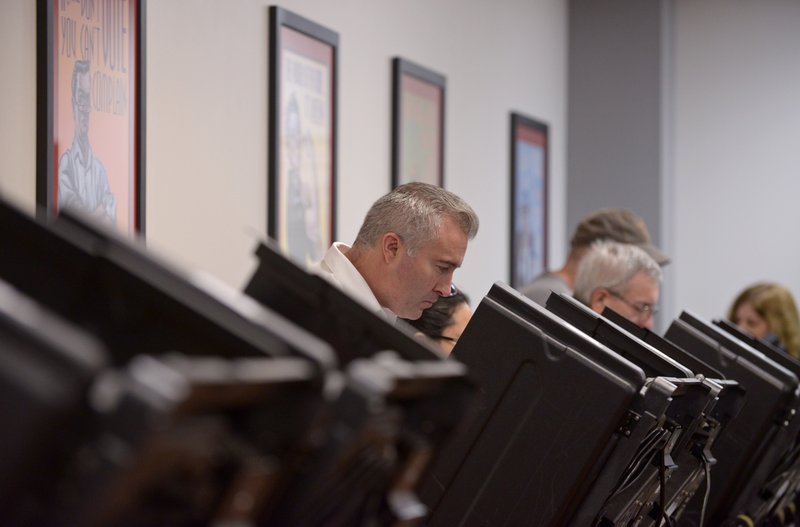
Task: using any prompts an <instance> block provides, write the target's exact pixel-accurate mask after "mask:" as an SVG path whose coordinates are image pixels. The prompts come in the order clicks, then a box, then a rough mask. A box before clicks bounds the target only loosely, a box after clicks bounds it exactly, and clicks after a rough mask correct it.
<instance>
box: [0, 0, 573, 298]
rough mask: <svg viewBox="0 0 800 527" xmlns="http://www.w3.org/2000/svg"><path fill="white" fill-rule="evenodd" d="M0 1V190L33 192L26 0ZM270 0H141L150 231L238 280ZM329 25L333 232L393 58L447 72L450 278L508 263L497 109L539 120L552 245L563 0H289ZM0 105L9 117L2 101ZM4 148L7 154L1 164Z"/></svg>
mask: <svg viewBox="0 0 800 527" xmlns="http://www.w3.org/2000/svg"><path fill="white" fill-rule="evenodd" d="M33 4H34V2H31V1H30V0H3V2H2V4H1V5H0V70H2V71H3V72H4V75H3V78H4V79H5V80H4V82H3V87H2V88H0V89H1V90H2V93H3V96H2V97H0V105H2V106H0V110H2V116H3V118H2V120H0V155H2V157H3V159H6V160H9V159H10V160H11V168H12V170H3V171H2V173H0V190H2V191H3V192H4V193H5V194H10V195H13V196H14V197H15V198H17V199H19V200H21V201H23V202H24V203H25V204H26V206H27V207H29V208H30V209H31V210H32V209H33V204H34V201H35V196H34V188H35V122H34V118H35V99H34V96H35V55H34V50H35V42H36V40H35V9H34V6H33ZM268 5H269V2H268V1H267V0H225V1H219V0H213V1H212V0H149V1H148V3H147V9H148V14H147V38H148V42H147V240H148V245H149V246H150V248H151V249H153V250H155V251H158V252H160V253H162V254H164V255H166V256H167V257H168V258H169V259H172V260H174V261H177V262H178V263H180V264H183V265H185V266H188V267H193V268H199V269H203V270H206V271H209V272H211V273H212V274H214V275H216V276H218V277H219V278H221V279H222V280H224V281H226V282H228V283H229V284H231V285H233V286H235V287H240V286H241V285H242V284H243V283H244V282H245V281H246V279H247V278H248V277H249V275H250V273H251V271H252V268H253V265H254V263H255V262H254V260H253V258H252V256H251V251H252V249H253V247H254V245H255V243H256V240H258V239H260V238H262V237H263V236H264V235H265V233H266V217H267V215H266V201H267V181H266V171H267V154H266V144H267V37H268V12H267V6H268ZM280 5H281V6H283V7H285V8H287V9H290V10H292V11H294V12H296V13H297V14H300V15H302V16H305V17H307V18H311V19H312V20H314V21H315V22H317V23H319V24H322V25H324V26H327V27H329V28H331V29H333V30H335V31H337V32H338V33H339V35H340V39H341V47H340V73H341V76H340V84H339V89H340V98H339V116H340V118H339V128H338V129H339V133H340V143H339V156H340V158H339V166H338V170H339V187H338V188H339V199H338V211H339V212H338V238H339V239H341V240H343V241H352V239H353V238H354V237H355V234H356V231H357V229H358V226H359V225H360V223H361V220H362V219H363V216H364V214H365V212H366V210H367V208H368V207H369V205H371V203H372V202H373V201H374V200H375V199H376V198H378V197H379V196H380V195H382V194H384V193H386V192H387V191H388V190H389V187H390V181H389V179H390V174H389V162H390V73H391V70H390V60H391V57H393V56H396V55H399V56H402V57H404V58H407V59H409V60H412V61H415V62H418V63H420V64H422V65H424V66H427V67H429V68H432V69H434V70H437V71H439V72H441V73H443V74H444V75H446V76H447V82H448V91H447V97H448V101H447V114H446V118H447V122H446V126H447V132H446V133H447V145H446V160H445V163H446V169H447V175H446V186H447V188H449V189H450V190H453V191H454V192H456V193H458V194H460V195H461V196H462V197H464V198H465V199H466V200H467V201H468V202H469V203H470V204H472V205H473V207H474V208H475V209H476V211H477V212H478V214H479V215H480V218H481V222H482V225H481V231H480V232H479V234H478V237H477V239H476V240H475V241H474V242H473V244H471V246H470V249H469V251H468V253H467V259H466V261H465V265H464V268H463V269H462V270H461V271H458V272H457V273H456V280H457V282H458V283H459V285H460V286H461V287H462V288H463V289H464V290H465V291H467V292H468V293H470V294H471V295H472V296H473V298H474V299H476V300H477V299H479V298H480V297H481V296H482V295H483V294H484V293H485V292H486V291H487V290H488V289H489V287H490V286H491V284H492V283H493V282H494V281H495V280H507V278H508V255H507V253H508V225H507V223H508V219H507V217H508V214H507V210H508V209H507V207H508V202H509V197H508V171H509V167H508V163H509V160H508V151H509V147H508V141H509V138H508V119H509V117H508V114H509V111H510V110H512V109H513V110H517V111H521V112H523V113H527V114H530V115H531V116H534V117H537V118H539V119H542V120H544V121H546V122H548V123H549V124H550V125H551V134H552V136H551V145H552V146H551V148H552V153H551V155H552V159H551V161H552V163H551V178H552V186H551V188H552V194H551V202H552V207H551V209H550V220H551V229H550V231H551V237H550V251H551V254H552V255H553V256H552V257H553V261H555V262H559V261H561V260H562V259H563V256H564V253H563V246H564V234H563V231H564V201H565V200H564V188H565V183H564V180H565V176H564V170H565V169H564V166H565V149H566V145H565V137H566V134H565V126H566V120H565V115H566V106H565V105H566V102H565V101H566V31H567V29H566V27H567V25H566V6H565V3H564V2H562V1H561V0H536V1H534V2H531V1H528V0H499V1H495V2H486V1H481V0H469V1H464V0H437V1H435V2H430V1H424V0H407V1H403V2H397V1H391V0H369V1H367V0H359V1H357V0H340V1H336V2H325V1H315V0H287V1H285V2H283V3H281V4H280ZM7 116H8V117H7ZM8 166H9V165H8V161H7V162H6V166H5V168H8Z"/></svg>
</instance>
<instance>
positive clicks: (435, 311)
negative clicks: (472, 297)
mask: <svg viewBox="0 0 800 527" xmlns="http://www.w3.org/2000/svg"><path fill="white" fill-rule="evenodd" d="M460 304H469V298H467V295H465V294H464V293H462V292H461V291H457V292H456V294H454V295H453V296H440V297H439V299H438V300H437V301H436V303H435V304H433V305H432V306H431V307H429V308H428V309H426V310H425V311H423V312H422V316H420V317H419V318H418V319H416V320H406V322H408V323H409V324H411V325H412V326H414V327H415V328H417V329H418V330H419V331H421V332H422V333H424V334H425V335H427V336H428V337H430V338H432V339H438V338H441V336H442V332H443V331H444V330H445V328H446V327H447V326H449V325H451V324H452V323H453V312H455V310H456V307H458V306H459V305H460Z"/></svg>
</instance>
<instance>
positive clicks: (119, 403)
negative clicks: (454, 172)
mask: <svg viewBox="0 0 800 527" xmlns="http://www.w3.org/2000/svg"><path fill="white" fill-rule="evenodd" d="M0 225H2V229H0V251H2V254H3V256H2V258H0V395H2V401H3V403H2V412H1V415H0V416H1V417H2V419H3V423H4V425H5V430H4V433H3V434H2V435H0V452H2V457H0V511H2V515H3V524H4V525H31V526H35V525H78V526H112V525H113V526H141V525H151V526H167V525H169V526H190V525H191V526H195V525H219V526H228V525H237V526H239V525H241V526H260V525H279V526H283V525H298V526H322V525H325V526H356V525H360V526H376V525H391V526H398V527H399V526H416V525H430V526H432V527H436V526H453V525H465V526H470V525H481V526H486V525H537V526H567V525H574V526H587V525H589V526H600V527H606V526H629V525H630V526H632V525H641V526H659V525H687V526H717V525H743V526H745V525H748V526H751V525H765V526H766V525H787V526H788V525H792V524H793V522H794V521H795V518H794V513H795V510H796V503H795V501H796V499H797V498H798V491H800V441H798V439H799V438H800V419H798V418H796V417H795V416H796V413H797V411H798V408H799V407H800V381H798V377H800V362H797V361H796V360H794V359H792V358H791V357H789V356H788V355H786V354H784V353H783V352H782V351H780V350H778V349H776V348H774V347H772V346H771V345H770V344H768V343H766V342H763V341H760V340H758V339H754V338H752V337H750V336H749V335H746V334H743V333H741V332H740V331H738V329H737V328H736V327H735V326H732V325H730V324H729V323H727V322H726V321H722V320H715V321H706V320H702V319H700V318H698V317H696V316H693V315H692V314H691V313H688V312H684V313H682V314H681V315H680V316H679V317H678V318H677V319H675V320H674V321H673V322H672V323H671V325H670V326H669V328H668V329H667V331H666V332H665V333H664V335H663V336H661V335H657V334H655V333H652V332H650V331H648V330H646V329H643V328H639V327H637V326H634V325H633V324H631V323H630V322H628V321H627V320H625V319H623V318H621V317H620V316H618V315H617V314H616V313H614V312H612V311H609V310H606V312H604V313H603V314H601V315H599V314H596V313H594V312H592V311H590V310H588V309H587V308H586V307H585V306H583V305H582V304H580V303H578V302H576V301H575V300H573V299H572V298H568V297H564V296H561V295H557V294H553V295H551V297H550V298H549V300H548V301H547V304H546V306H544V307H543V306H539V305H537V304H534V303H533V302H531V301H530V300H528V299H527V298H525V297H523V296H522V295H520V294H519V293H517V292H516V291H515V290H513V289H511V288H510V287H508V286H507V285H505V284H503V283H501V282H498V283H496V284H495V285H494V286H493V287H492V288H491V290H490V291H489V293H488V294H487V295H486V296H485V297H484V298H483V299H482V300H481V302H480V304H479V305H478V306H477V308H476V310H475V313H474V315H473V318H472V320H471V321H470V323H469V325H468V326H467V328H466V330H465V332H464V333H463V335H462V337H461V339H460V340H459V342H458V344H457V345H456V347H455V350H454V352H453V355H452V356H451V357H450V358H449V359H443V358H442V357H441V356H440V355H439V354H438V353H437V351H435V350H434V349H433V348H431V347H429V345H428V344H426V342H424V341H423V340H422V339H420V338H418V337H417V336H416V335H415V334H414V332H413V331H412V330H411V329H410V328H409V327H406V326H405V325H404V324H398V325H394V326H393V325H390V324H388V323H387V322H386V321H385V320H383V319H382V318H380V317H378V316H377V315H375V314H373V313H370V312H369V311H368V310H367V309H365V308H364V307H363V306H361V305H360V304H358V303H357V302H356V301H354V300H353V299H351V298H350V297H349V296H347V295H346V294H344V293H343V292H341V291H339V290H338V289H337V288H335V287H334V286H332V285H331V284H329V283H328V282H327V281H325V280H324V279H322V278H320V277H318V276H315V275H311V274H309V273H307V272H306V271H305V270H303V269H301V268H300V267H298V266H297V265H295V264H294V263H292V262H291V261H289V260H288V259H286V258H285V257H283V256H282V255H281V254H280V253H279V252H278V251H276V250H275V249H274V247H273V246H272V245H271V244H269V243H261V244H259V246H258V247H257V249H256V254H257V257H258V261H259V263H258V267H257V269H256V271H255V272H254V274H253V276H252V277H251V279H250V281H249V283H248V284H247V286H246V287H245V290H244V291H235V290H232V289H231V288H229V287H227V286H224V285H221V284H219V283H217V282H214V281H212V280H210V279H209V278H207V277H204V276H201V275H197V274H193V273H188V272H186V271H183V270H180V269H177V268H175V267H173V266H171V265H170V264H168V263H167V262H163V261H160V260H158V259H157V258H156V257H155V256H154V255H153V254H151V253H149V252H147V251H146V250H144V249H143V248H142V247H140V246H138V245H136V244H135V243H132V242H130V241H128V240H125V239H122V238H120V237H118V236H117V235H115V234H114V233H112V232H110V231H108V230H106V229H105V228H104V227H102V226H99V225H96V224H94V223H92V222H91V221H89V220H87V219H86V218H85V217H83V216H80V215H79V214H77V213H70V212H64V213H62V214H61V215H60V216H58V217H57V218H55V219H54V220H52V221H49V222H43V221H39V220H37V219H35V218H32V217H30V216H29V215H27V214H25V213H23V212H21V211H19V210H18V209H16V208H15V207H14V206H12V205H10V204H8V203H5V202H3V201H0Z"/></svg>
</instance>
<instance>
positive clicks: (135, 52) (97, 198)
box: [36, 0, 145, 236]
mask: <svg viewBox="0 0 800 527" xmlns="http://www.w3.org/2000/svg"><path fill="white" fill-rule="evenodd" d="M37 2H38V3H37V39H38V40H37V42H38V43H37V50H36V54H37V57H36V60H37V94H36V105H37V115H36V128H37V132H36V133H37V142H36V201H37V203H38V205H39V212H40V214H42V215H44V216H45V217H47V218H51V217H54V216H56V215H57V214H58V212H59V210H61V209H62V208H64V207H71V208H77V209H79V210H81V211H82V212H84V213H87V214H88V215H90V216H91V217H94V218H97V219H98V220H99V221H102V222H105V223H108V224H110V225H113V226H115V227H116V229H117V230H119V231H121V232H123V233H126V234H128V235H131V236H133V235H135V234H138V235H139V236H143V235H144V232H145V214H144V212H145V174H144V170H145V119H144V116H145V111H144V103H145V96H144V94H145V90H144V86H145V78H144V63H145V61H144V52H145V38H144V34H145V31H144V21H145V1H144V0H106V1H103V2H79V1H74V0H72V1H70V0H37Z"/></svg>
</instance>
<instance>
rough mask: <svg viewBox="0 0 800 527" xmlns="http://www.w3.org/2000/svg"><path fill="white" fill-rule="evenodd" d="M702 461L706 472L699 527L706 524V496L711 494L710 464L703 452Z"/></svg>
mask: <svg viewBox="0 0 800 527" xmlns="http://www.w3.org/2000/svg"><path fill="white" fill-rule="evenodd" d="M701 458H702V460H703V468H704V469H705V471H706V494H705V496H703V508H702V509H700V527H703V526H704V525H705V522H706V509H707V508H708V496H709V494H711V464H710V463H709V462H708V457H706V454H705V452H703V455H702V456H701Z"/></svg>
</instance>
